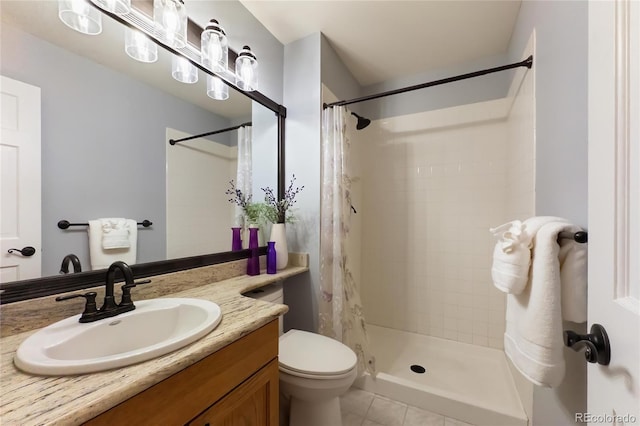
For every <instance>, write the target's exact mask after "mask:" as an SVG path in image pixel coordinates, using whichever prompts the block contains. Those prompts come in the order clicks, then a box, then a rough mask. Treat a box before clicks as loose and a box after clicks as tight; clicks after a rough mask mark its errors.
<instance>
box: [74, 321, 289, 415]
mask: <svg viewBox="0 0 640 426" xmlns="http://www.w3.org/2000/svg"><path fill="white" fill-rule="evenodd" d="M277 356H278V321H277V320H274V321H271V322H270V323H269V324H267V325H265V326H262V327H261V328H259V329H258V330H256V331H253V332H251V333H250V334H248V335H246V336H244V337H242V338H241V339H240V340H238V341H236V342H234V343H231V344H230V345H228V346H226V347H224V348H223V349H221V350H219V351H218V352H215V353H213V354H211V355H209V356H208V357H206V358H204V359H203V360H201V361H198V362H197V363H195V364H193V365H191V366H190V367H187V368H186V369H184V370H183V371H181V372H179V373H177V374H175V375H173V376H171V377H169V378H167V379H165V380H163V381H162V382H160V383H158V384H156V385H154V386H152V387H151V388H149V389H147V390H145V391H143V392H141V393H139V394H138V395H136V396H134V397H133V398H130V399H128V400H127V401H124V402H123V403H121V404H119V405H117V406H115V407H113V408H112V409H110V410H109V411H107V412H105V413H103V414H101V415H99V416H97V417H95V418H93V419H91V420H90V421H88V422H87V423H86V424H87V425H105V426H107V425H114V424H175V425H178V424H189V425H206V424H211V425H217V424H225V425H226V424H248V425H265V426H268V425H273V426H276V425H277V424H278V360H277Z"/></svg>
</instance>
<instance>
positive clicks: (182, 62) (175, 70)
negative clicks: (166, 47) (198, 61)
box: [171, 55, 198, 84]
mask: <svg viewBox="0 0 640 426" xmlns="http://www.w3.org/2000/svg"><path fill="white" fill-rule="evenodd" d="M171 75H172V76H173V78H175V79H176V80H178V81H179V82H181V83H189V84H192V83H196V82H197V81H198V69H197V68H196V67H195V66H194V65H193V64H192V63H191V62H189V61H188V60H187V58H184V57H182V56H178V55H173V58H171Z"/></svg>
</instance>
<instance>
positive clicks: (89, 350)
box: [14, 298, 222, 376]
mask: <svg viewBox="0 0 640 426" xmlns="http://www.w3.org/2000/svg"><path fill="white" fill-rule="evenodd" d="M135 304H136V309H135V310H134V311H130V312H126V313H124V314H120V315H118V316H115V317H111V318H105V319H102V320H99V321H95V322H91V323H86V324H81V323H79V322H78V319H79V318H80V315H75V316H73V317H70V318H66V319H64V320H62V321H58V322H56V323H54V324H51V325H50V326H48V327H45V328H43V329H42V330H40V331H38V332H36V333H35V334H33V335H31V336H29V337H28V338H27V339H25V341H24V342H22V344H21V345H20V347H19V348H18V351H17V352H16V356H15V358H14V362H15V364H16V366H17V367H18V368H19V369H21V370H23V371H26V372H28V373H34V374H44V375H56V376H58V375H66V374H81V373H92V372H96V371H102V370H108V369H111V368H117V367H124V366H127V365H131V364H135V363H136V362H141V361H146V360H149V359H152V358H156V357H159V356H161V355H164V354H167V353H169V352H171V351H174V350H176V349H179V348H181V347H183V346H186V345H188V344H189V343H192V342H195V341H196V340H198V339H200V338H201V337H203V336H205V335H206V334H207V333H209V332H210V331H211V330H213V329H214V328H216V326H217V325H218V324H219V323H220V321H221V320H222V312H221V311H220V307H219V306H218V305H217V304H215V303H213V302H209V301H207V300H200V299H179V298H169V299H151V300H143V301H140V302H135Z"/></svg>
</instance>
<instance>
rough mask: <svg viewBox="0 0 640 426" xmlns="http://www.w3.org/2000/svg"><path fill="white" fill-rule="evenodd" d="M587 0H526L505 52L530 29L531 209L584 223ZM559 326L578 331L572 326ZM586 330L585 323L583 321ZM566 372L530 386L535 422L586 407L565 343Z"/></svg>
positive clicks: (568, 419) (580, 373)
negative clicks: (552, 381) (550, 384)
mask: <svg viewBox="0 0 640 426" xmlns="http://www.w3.org/2000/svg"><path fill="white" fill-rule="evenodd" d="M587 8H588V2H574V1H546V2H538V1H524V2H523V4H522V7H521V8H520V14H519V17H518V22H517V24H516V28H515V31H514V34H513V36H512V41H511V44H510V47H509V57H510V58H511V60H512V61H516V60H520V58H519V55H520V54H521V52H522V50H523V49H524V47H525V45H526V43H527V40H528V39H529V36H530V34H531V32H532V30H533V29H534V28H535V31H536V55H535V58H534V67H535V73H536V74H535V75H536V81H535V86H536V93H535V97H536V184H535V185H536V214H537V215H553V216H561V217H565V218H567V219H570V220H572V221H573V222H575V223H576V224H578V225H581V226H585V227H586V225H587V48H588V39H587V19H588V17H587V11H588V9H587ZM565 328H572V329H575V330H576V331H578V330H579V328H578V326H577V325H575V324H571V323H567V324H565ZM582 328H584V327H582ZM565 358H566V360H567V373H566V376H565V380H564V382H563V383H562V385H561V386H559V387H558V388H555V389H548V388H541V387H537V386H536V387H535V388H534V394H533V425H552V424H555V425H560V424H565V425H569V424H574V413H576V412H585V411H586V363H585V362H584V359H582V357H581V356H580V354H576V353H573V351H571V350H569V349H565Z"/></svg>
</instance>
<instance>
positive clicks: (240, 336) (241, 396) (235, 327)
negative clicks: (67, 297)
mask: <svg viewBox="0 0 640 426" xmlns="http://www.w3.org/2000/svg"><path fill="white" fill-rule="evenodd" d="M300 258H301V259H304V260H305V261H306V256H301V257H300ZM297 265H301V266H289V267H288V268H286V269H284V270H282V271H279V272H278V273H277V274H275V275H267V274H261V275H258V276H251V277H250V276H247V275H244V273H243V272H241V271H242V269H243V268H245V267H246V261H238V262H230V263H227V264H221V265H214V266H209V267H203V268H195V269H191V270H187V271H181V272H176V273H172V274H166V275H159V276H154V277H151V279H152V282H151V283H150V284H146V285H145V286H141V287H140V289H139V292H138V294H135V293H134V294H133V297H134V301H136V300H143V299H150V298H156V297H167V296H170V297H188V298H199V299H205V300H210V301H212V302H215V303H217V304H218V305H219V306H220V308H221V310H222V315H223V317H222V321H221V322H220V324H219V325H218V326H217V327H216V328H215V329H214V330H213V331H212V332H210V333H209V334H207V335H206V336H204V337H203V338H201V339H200V340H198V341H196V342H194V343H192V344H190V345H188V346H185V347H184V348H182V349H179V350H176V351H174V352H171V353H169V354H167V355H164V356H161V357H158V358H155V359H152V360H150V361H146V362H142V363H138V364H134V365H130V366H128V367H123V368H117V369H113V370H108V371H103V372H99V373H92V374H83V375H73V376H56V377H53V376H52V377H45V376H36V375H31V374H26V373H23V372H22V371H20V370H18V369H17V368H16V367H15V365H14V363H13V357H14V355H15V351H16V349H17V347H18V346H19V345H20V343H21V342H22V341H23V340H24V339H25V338H26V337H28V336H29V335H31V334H32V333H34V332H35V331H36V330H38V329H39V328H41V327H44V326H47V325H49V324H51V323H53V322H55V321H58V320H60V319H62V318H65V317H69V316H72V315H74V314H77V313H80V312H81V311H82V301H78V304H75V306H74V303H72V304H61V303H56V302H54V301H53V299H54V297H52V296H49V297H45V298H41V299H33V300H28V301H25V302H18V303H14V304H8V305H3V307H2V309H3V312H2V314H3V315H2V321H3V324H2V333H3V337H2V338H1V339H0V347H1V351H2V353H1V373H0V381H1V383H2V387H1V393H0V401H1V402H0V423H2V424H20V425H30V424H39V425H41V424H42V425H56V424H60V425H61V424H64V425H72V424H84V423H86V424H92V425H102V424H104V425H107V424H194V425H205V424H207V423H209V424H211V425H213V424H235V423H236V422H241V424H245V422H246V424H256V425H263V424H267V425H270V424H274V425H275V424H277V420H278V361H277V355H278V321H277V319H278V317H279V316H280V315H282V314H284V313H285V312H286V311H287V307H286V306H284V305H278V304H273V303H267V302H263V301H259V300H255V299H251V298H248V297H244V296H242V295H241V294H242V293H245V292H248V291H250V290H252V289H255V288H259V287H262V286H264V285H267V284H269V283H272V282H276V281H279V280H282V279H286V278H288V277H291V276H294V275H298V274H301V273H304V272H306V271H308V266H307V264H306V262H303V264H300V263H297ZM136 290H138V289H137V288H136ZM96 291H101V289H100V288H96ZM100 298H101V295H100V294H99V295H98V300H100ZM11 318H12V320H10V319H11ZM16 318H17V319H16Z"/></svg>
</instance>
